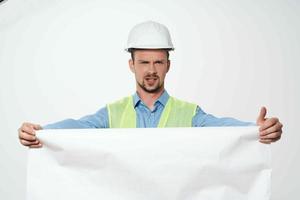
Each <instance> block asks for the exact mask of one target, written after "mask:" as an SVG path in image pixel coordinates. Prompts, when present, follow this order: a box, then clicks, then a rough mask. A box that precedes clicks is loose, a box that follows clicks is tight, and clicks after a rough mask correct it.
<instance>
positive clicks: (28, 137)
mask: <svg viewBox="0 0 300 200" xmlns="http://www.w3.org/2000/svg"><path fill="white" fill-rule="evenodd" d="M36 130H42V127H41V126H40V125H38V124H32V123H23V124H22V126H21V127H20V128H19V129H18V132H19V139H20V143H21V144H23V145H24V146H28V147H30V148H39V147H42V143H41V142H40V141H39V140H38V139H37V138H36V136H35V131H36Z"/></svg>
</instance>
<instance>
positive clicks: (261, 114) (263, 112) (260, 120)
mask: <svg viewBox="0 0 300 200" xmlns="http://www.w3.org/2000/svg"><path fill="white" fill-rule="evenodd" d="M266 114H267V109H266V107H264V106H263V107H261V109H260V112H259V116H258V118H257V120H256V123H257V125H260V124H261V123H263V122H264V121H265V117H266Z"/></svg>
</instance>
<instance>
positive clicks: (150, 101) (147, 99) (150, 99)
mask: <svg viewBox="0 0 300 200" xmlns="http://www.w3.org/2000/svg"><path fill="white" fill-rule="evenodd" d="M164 91H165V89H164V88H162V89H161V90H159V91H157V92H155V93H149V92H146V91H144V90H143V89H139V88H138V89H137V94H138V95H139V97H140V98H141V100H142V101H143V102H144V103H145V104H146V106H147V107H148V108H149V109H150V110H153V108H154V103H155V101H156V100H157V99H158V98H159V97H160V96H161V95H162V93H163V92H164Z"/></svg>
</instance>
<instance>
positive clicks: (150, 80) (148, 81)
mask: <svg viewBox="0 0 300 200" xmlns="http://www.w3.org/2000/svg"><path fill="white" fill-rule="evenodd" d="M157 79H158V77H146V78H145V80H146V81H147V83H148V84H150V85H152V84H153V83H154V82H155V81H156V80H157Z"/></svg>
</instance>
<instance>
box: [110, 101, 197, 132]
mask: <svg viewBox="0 0 300 200" xmlns="http://www.w3.org/2000/svg"><path fill="white" fill-rule="evenodd" d="M196 109H197V105H196V104H192V103H188V102H185V101H181V100H178V99H176V98H174V97H169V99H168V101H167V103H166V105H165V108H164V110H163V112H162V114H161V117H160V120H159V124H158V127H159V128H163V127H192V119H193V117H194V115H195V113H196ZM107 110H108V118H109V127H110V128H136V112H135V109H134V105H133V97H132V96H129V97H125V98H123V99H121V100H119V101H116V102H114V103H112V104H108V105H107Z"/></svg>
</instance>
